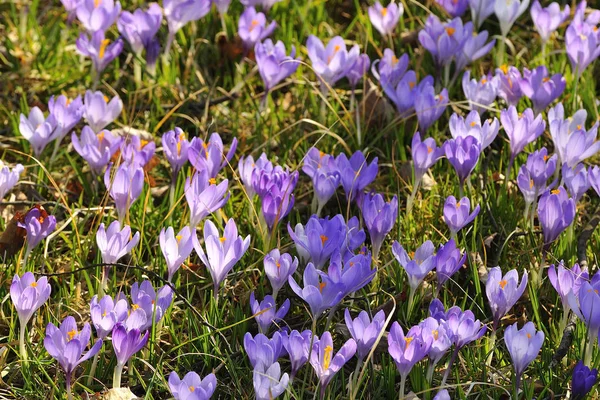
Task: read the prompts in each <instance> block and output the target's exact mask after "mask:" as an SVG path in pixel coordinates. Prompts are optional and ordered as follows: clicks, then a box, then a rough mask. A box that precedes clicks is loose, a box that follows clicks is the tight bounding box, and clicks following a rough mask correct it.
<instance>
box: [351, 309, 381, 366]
mask: <svg viewBox="0 0 600 400" xmlns="http://www.w3.org/2000/svg"><path fill="white" fill-rule="evenodd" d="M344 321H345V322H346V326H347V327H348V331H350V336H352V339H354V341H355V342H356V347H357V357H358V359H359V362H361V361H362V360H364V359H365V357H367V356H368V355H369V352H370V351H371V349H372V348H373V346H375V342H376V341H377V339H378V337H379V334H380V333H381V331H382V330H383V329H384V328H385V312H384V311H383V310H381V311H379V312H378V313H377V314H375V315H374V316H373V319H372V320H371V318H370V317H369V314H367V312H366V311H361V312H360V313H359V314H358V316H357V317H356V318H354V319H352V317H351V316H350V311H349V310H348V309H347V308H346V310H345V311H344Z"/></svg>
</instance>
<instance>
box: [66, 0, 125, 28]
mask: <svg viewBox="0 0 600 400" xmlns="http://www.w3.org/2000/svg"><path fill="white" fill-rule="evenodd" d="M120 12H121V3H119V2H118V1H117V2H115V1H114V0H81V1H80V2H79V4H78V5H77V9H76V13H77V19H78V20H79V22H81V24H82V25H83V27H84V28H85V29H86V30H87V31H88V32H90V33H95V32H99V31H102V32H106V31H107V30H108V28H110V26H111V25H112V24H114V23H115V21H116V20H117V17H118V16H119V13H120Z"/></svg>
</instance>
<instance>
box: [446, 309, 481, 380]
mask: <svg viewBox="0 0 600 400" xmlns="http://www.w3.org/2000/svg"><path fill="white" fill-rule="evenodd" d="M446 318H447V319H446V322H447V323H448V325H447V330H448V331H449V333H450V337H452V341H453V342H454V346H455V349H454V351H455V352H458V351H459V350H460V349H462V348H463V347H464V346H466V345H467V344H469V343H471V342H473V341H475V340H479V339H480V338H481V337H482V336H483V335H484V334H485V332H486V330H487V328H486V326H485V325H482V323H481V321H479V320H476V319H475V316H474V315H473V312H472V311H470V310H466V311H464V312H463V311H461V310H460V308H458V307H452V308H450V309H449V310H448V312H447V313H446ZM450 367H451V366H449V367H448V368H450Z"/></svg>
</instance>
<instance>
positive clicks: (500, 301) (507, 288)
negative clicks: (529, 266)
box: [485, 267, 527, 330]
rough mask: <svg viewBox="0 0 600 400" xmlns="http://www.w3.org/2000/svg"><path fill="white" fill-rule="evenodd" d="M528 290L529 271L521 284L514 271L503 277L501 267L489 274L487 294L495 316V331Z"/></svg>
mask: <svg viewBox="0 0 600 400" xmlns="http://www.w3.org/2000/svg"><path fill="white" fill-rule="evenodd" d="M526 288H527V271H524V272H523V277H522V279H521V283H520V284H519V274H518V272H517V270H516V269H512V270H510V271H508V272H507V273H506V275H504V276H502V271H501V270H500V267H494V268H492V269H491V270H490V271H489V272H488V278H487V282H486V283H485V294H486V296H487V298H488V302H489V303H490V308H491V309H492V313H493V315H494V326H493V330H496V329H497V328H498V324H499V323H500V320H501V319H502V317H504V316H505V315H506V313H507V312H508V311H509V310H510V309H511V308H512V307H513V306H514V305H515V303H516V302H517V300H519V299H520V298H521V296H522V295H523V292H525V289H526Z"/></svg>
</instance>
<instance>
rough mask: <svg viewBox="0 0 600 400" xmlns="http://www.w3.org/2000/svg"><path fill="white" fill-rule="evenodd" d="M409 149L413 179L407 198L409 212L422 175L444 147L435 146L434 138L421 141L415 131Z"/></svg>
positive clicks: (440, 155)
mask: <svg viewBox="0 0 600 400" xmlns="http://www.w3.org/2000/svg"><path fill="white" fill-rule="evenodd" d="M410 151H411V155H412V160H413V171H414V180H413V189H412V192H411V194H410V197H409V198H408V200H407V205H406V210H407V213H410V211H411V210H412V205H413V201H414V199H415V197H416V195H417V191H418V190H419V185H420V184H421V181H422V180H423V176H425V174H426V173H427V170H428V169H429V168H431V167H432V166H433V164H435V163H436V162H437V160H439V159H440V158H441V157H442V156H443V155H444V149H442V148H441V147H438V146H437V144H436V143H435V139H434V138H431V137H429V138H426V139H425V140H423V141H421V134H420V133H419V132H415V134H414V135H413V139H412V144H411V147H410Z"/></svg>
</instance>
